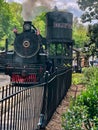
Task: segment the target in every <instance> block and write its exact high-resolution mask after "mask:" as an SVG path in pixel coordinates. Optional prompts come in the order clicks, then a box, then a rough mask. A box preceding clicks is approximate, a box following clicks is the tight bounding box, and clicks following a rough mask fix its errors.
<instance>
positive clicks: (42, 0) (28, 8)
mask: <svg viewBox="0 0 98 130" xmlns="http://www.w3.org/2000/svg"><path fill="white" fill-rule="evenodd" d="M54 2H55V0H25V1H24V2H23V6H22V8H23V9H22V16H23V19H24V21H27V20H28V21H32V19H33V18H34V17H35V16H36V15H38V14H39V13H41V9H40V10H39V7H40V6H44V7H45V8H47V10H49V9H50V8H51V7H52V5H53V4H54ZM54 5H55V4H54Z"/></svg>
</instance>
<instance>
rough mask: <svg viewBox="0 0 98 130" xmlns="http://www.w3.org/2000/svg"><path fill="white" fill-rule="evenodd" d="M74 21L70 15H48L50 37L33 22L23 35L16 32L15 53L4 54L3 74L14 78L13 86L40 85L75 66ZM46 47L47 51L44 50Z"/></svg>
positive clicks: (26, 24) (26, 25)
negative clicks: (73, 64) (48, 74)
mask: <svg viewBox="0 0 98 130" xmlns="http://www.w3.org/2000/svg"><path fill="white" fill-rule="evenodd" d="M72 18H73V15H72V14H71V13H69V12H62V11H57V10H55V11H52V12H48V13H47V14H46V38H43V37H42V36H41V35H40V34H39V32H38V31H37V29H36V28H35V27H34V26H33V25H32V22H31V21H25V22H24V24H23V32H22V33H17V30H15V35H16V37H15V40H14V50H13V51H8V49H7V46H8V41H6V49H5V50H6V51H5V52H2V53H0V71H2V72H5V74H7V75H9V76H10V77H11V82H12V83H13V84H36V83H39V82H40V81H42V80H43V77H44V73H45V71H49V73H50V75H52V74H53V73H55V71H56V70H57V69H58V70H59V71H60V70H63V68H65V67H71V65H72V47H73V42H74V41H73V39H72ZM43 45H44V46H45V49H43Z"/></svg>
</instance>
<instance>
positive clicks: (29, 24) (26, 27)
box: [23, 21, 32, 31]
mask: <svg viewBox="0 0 98 130" xmlns="http://www.w3.org/2000/svg"><path fill="white" fill-rule="evenodd" d="M31 27H32V22H31V21H24V24H23V31H30V30H31Z"/></svg>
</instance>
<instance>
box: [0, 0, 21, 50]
mask: <svg viewBox="0 0 98 130" xmlns="http://www.w3.org/2000/svg"><path fill="white" fill-rule="evenodd" d="M20 14H21V5H20V4H17V3H7V2H4V0H1V1H0V47H1V48H2V44H1V43H2V39H3V40H5V39H6V38H8V39H9V44H11V43H13V40H14V38H15V37H14V34H13V28H14V27H15V26H16V27H17V28H18V30H19V31H20V30H21V27H22V26H21V25H22V21H23V19H22V17H21V15H20Z"/></svg>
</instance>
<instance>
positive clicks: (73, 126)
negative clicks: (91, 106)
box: [62, 106, 88, 130]
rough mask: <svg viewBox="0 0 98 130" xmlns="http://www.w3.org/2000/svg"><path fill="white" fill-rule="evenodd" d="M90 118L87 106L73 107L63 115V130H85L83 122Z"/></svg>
mask: <svg viewBox="0 0 98 130" xmlns="http://www.w3.org/2000/svg"><path fill="white" fill-rule="evenodd" d="M87 117H88V114H87V108H86V106H73V107H72V109H70V110H68V112H67V113H65V114H63V115H62V120H63V125H62V127H63V130H83V121H85V120H86V119H87Z"/></svg>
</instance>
